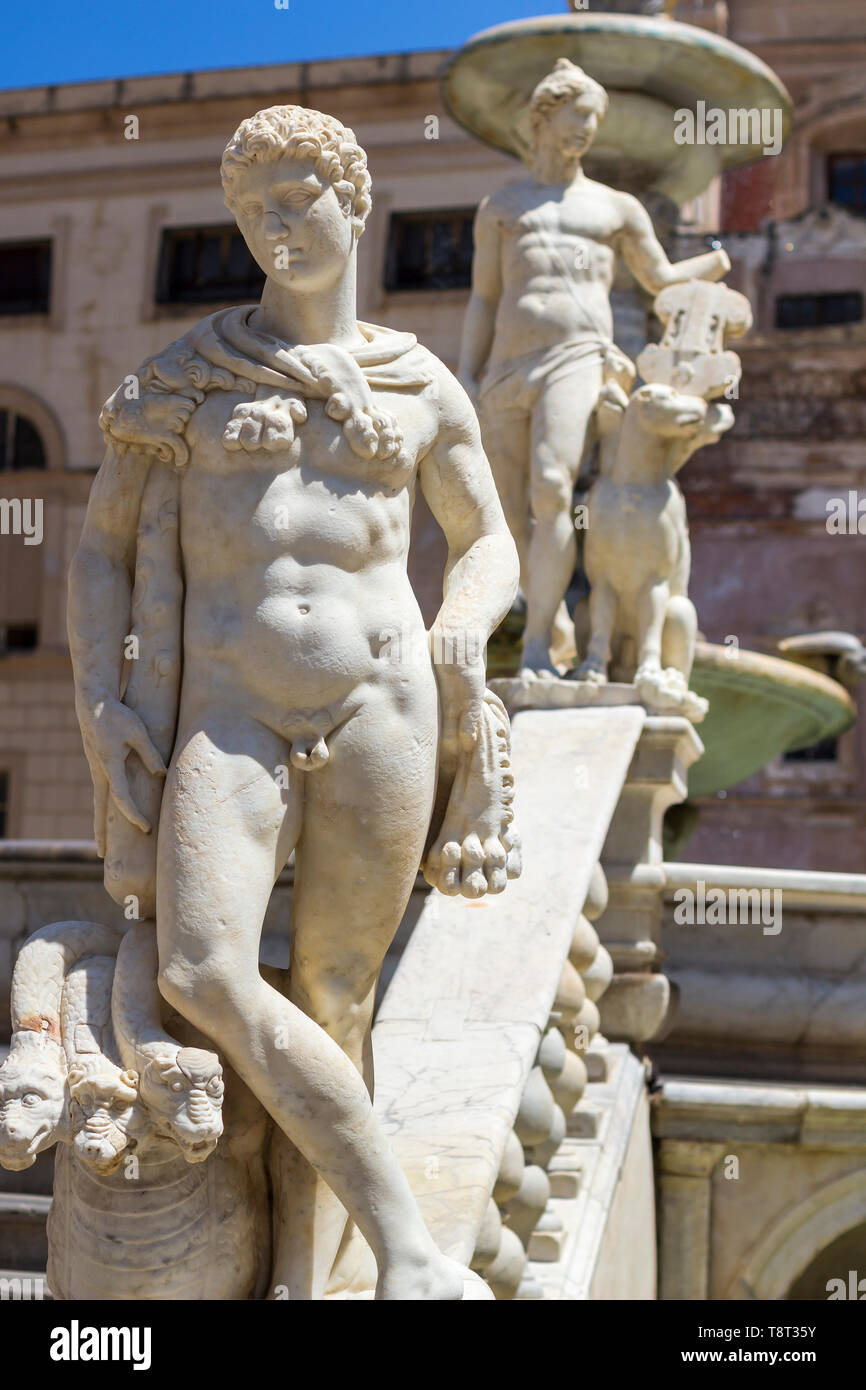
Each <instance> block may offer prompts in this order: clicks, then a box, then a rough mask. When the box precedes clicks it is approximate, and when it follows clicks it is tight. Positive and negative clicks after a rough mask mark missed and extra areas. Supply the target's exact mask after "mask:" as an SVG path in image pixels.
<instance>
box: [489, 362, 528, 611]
mask: <svg viewBox="0 0 866 1390" xmlns="http://www.w3.org/2000/svg"><path fill="white" fill-rule="evenodd" d="M480 420H481V440H482V443H483V445H484V452H485V453H486V455H487V457H488V459H489V461H490V468H491V471H492V473H493V481H494V482H495V483H496V490H497V492H498V493H499V500H500V502H501V503H502V510H503V511H504V513H505V520H506V521H507V522H508V529H509V531H510V532H511V534H512V536H513V537H514V543H515V545H516V546H517V553H518V555H519V556H520V584H521V588H522V589H523V591H524V593H525V592H526V567H527V563H528V560H529V530H530V525H529V450H530V443H529V434H530V413H529V410H528V408H524V407H517V406H515V405H513V404H511V403H509V400H508V396H507V394H506V392H505V390H504V389H503V388H502V387H499V388H494V389H493V390H492V391H490V392H489V393H488V394H487V395H486V396H484V397H483V398H482V401H481V410H480Z"/></svg>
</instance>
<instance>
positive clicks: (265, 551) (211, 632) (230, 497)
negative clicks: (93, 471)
mask: <svg viewBox="0 0 866 1390" xmlns="http://www.w3.org/2000/svg"><path fill="white" fill-rule="evenodd" d="M273 394H274V395H275V396H279V397H283V398H285V399H288V398H289V396H290V395H291V394H292V393H291V392H290V391H288V390H287V391H286V392H280V391H275V392H274V393H273ZM374 399H375V401H376V403H377V405H379V406H381V407H382V408H383V409H385V410H388V411H389V412H391V413H392V414H393V415H394V416H396V418H397V420H398V422H399V425H400V427H401V429H402V431H403V438H404V444H403V448H402V449H401V451H400V455H399V457H398V458H391V459H384V460H383V459H366V458H363V457H361V456H360V455H358V454H357V453H355V452H354V451H353V449H352V448H351V446H350V444H349V442H348V441H347V439H346V437H345V434H344V432H343V429H342V426H341V425H340V424H339V423H337V422H336V421H333V420H331V419H330V418H328V416H327V415H326V414H325V411H324V402H323V401H320V400H314V399H309V398H307V399H306V400H305V405H306V408H307V420H306V421H305V423H303V424H302V425H300V426H299V427H298V429H297V433H296V436H295V439H294V442H293V443H292V444H291V445H290V446H289V447H287V448H284V449H281V450H280V451H279V452H276V453H273V452H268V451H266V450H263V449H257V450H256V451H254V452H248V451H246V450H244V449H240V450H230V449H227V448H226V447H225V444H224V442H223V438H222V436H223V431H224V429H225V427H226V424H227V423H228V421H229V418H230V417H231V414H232V411H233V410H234V408H235V406H237V405H238V404H240V403H242V402H243V401H245V400H247V401H248V400H249V396H248V395H247V396H244V395H241V394H239V393H237V392H224V391H217V392H212V393H210V394H209V395H208V396H207V397H206V399H205V401H204V402H203V403H202V404H201V405H200V406H199V407H198V409H197V410H196V411H195V413H194V415H193V416H192V418H191V420H190V422H189V424H188V426H187V429H186V440H187V444H188V446H189V450H190V458H189V463H188V465H187V467H186V469H185V470H184V474H183V477H182V481H181V491H180V536H181V552H182V560H183V570H184V579H185V590H186V598H185V608H184V682H185V684H186V683H187V682H188V681H189V680H199V679H201V680H209V679H211V678H212V677H213V676H214V675H219V676H220V677H223V678H228V679H229V680H232V679H237V678H240V680H241V681H242V683H243V685H244V687H245V688H249V686H250V685H252V686H258V687H259V688H260V690H261V692H262V695H263V696H267V697H268V698H271V697H272V696H273V695H274V694H275V693H276V692H277V691H279V696H280V703H281V705H282V706H283V707H284V706H285V705H286V704H290V705H293V706H296V707H297V706H301V707H309V706H312V705H315V704H317V703H322V702H328V701H330V700H333V699H336V698H339V697H340V696H341V695H343V694H348V693H349V691H350V690H351V688H352V687H353V685H357V683H358V682H359V681H363V680H368V679H380V678H382V676H383V669H382V668H383V666H384V663H383V662H382V661H381V660H380V659H379V653H380V648H381V646H382V643H383V642H385V641H388V640H389V639H390V640H391V641H393V636H392V634H393V633H394V632H395V631H396V630H399V631H401V632H409V633H415V632H416V630H418V629H420V628H421V627H422V626H423V624H422V621H421V616H420V612H419V610H418V606H417V602H416V600H415V597H414V594H413V592H412V589H411V586H410V584H409V580H408V577H407V574H406V557H407V553H408V547H409V528H410V521H411V509H412V501H413V495H414V485H415V478H416V473H417V467H418V461H419V459H420V457H421V456H423V454H424V453H425V452H426V451H427V449H428V448H429V447H430V445H431V444H432V442H433V440H434V439H435V437H436V432H437V429H438V417H437V409H436V402H435V398H434V397H433V394H432V393H430V392H427V391H421V390H417V391H377V392H375V393H374Z"/></svg>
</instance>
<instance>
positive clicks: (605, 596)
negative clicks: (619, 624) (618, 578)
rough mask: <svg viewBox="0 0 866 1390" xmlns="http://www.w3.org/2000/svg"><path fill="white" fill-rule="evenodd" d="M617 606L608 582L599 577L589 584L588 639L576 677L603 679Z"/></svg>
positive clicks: (604, 677) (606, 671) (607, 670)
mask: <svg viewBox="0 0 866 1390" xmlns="http://www.w3.org/2000/svg"><path fill="white" fill-rule="evenodd" d="M617 607H618V599H617V595H616V590H615V589H614V588H613V586H612V585H611V584H608V583H607V582H606V581H605V580H603V579H601V580H598V581H597V582H596V583H595V584H593V586H592V589H591V590H590V595H589V630H590V635H589V642H588V643H587V648H586V656H585V658H584V660H583V663H582V665H581V666H580V668H579V670H578V673H577V674H578V679H580V680H588V681H593V682H595V684H597V685H602V684H603V683H604V682H605V681H607V679H608V675H609V667H610V659H611V641H612V638H613V630H614V624H615V623H616V615H617Z"/></svg>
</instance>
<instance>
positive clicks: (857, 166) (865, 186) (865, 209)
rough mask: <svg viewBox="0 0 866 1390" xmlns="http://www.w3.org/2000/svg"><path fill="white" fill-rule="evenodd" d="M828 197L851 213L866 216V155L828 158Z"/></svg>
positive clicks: (841, 155)
mask: <svg viewBox="0 0 866 1390" xmlns="http://www.w3.org/2000/svg"><path fill="white" fill-rule="evenodd" d="M827 197H828V198H829V200H830V202H831V203H841V205H842V207H844V208H847V209H848V211H849V212H858V213H863V214H864V215H866V154H863V153H860V154H831V155H828V156H827Z"/></svg>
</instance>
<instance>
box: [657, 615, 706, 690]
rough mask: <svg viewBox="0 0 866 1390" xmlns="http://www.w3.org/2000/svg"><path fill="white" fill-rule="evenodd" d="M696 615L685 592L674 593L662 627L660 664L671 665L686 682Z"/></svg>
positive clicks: (693, 647) (691, 663)
mask: <svg viewBox="0 0 866 1390" xmlns="http://www.w3.org/2000/svg"><path fill="white" fill-rule="evenodd" d="M697 635H698V615H697V613H696V612H695V605H694V604H693V603H692V601H691V599H690V598H687V597H686V595H685V594H675V595H674V596H673V597H672V598H671V599H670V601H669V602H668V606H667V610H666V612H665V621H664V627H663V629H662V666H664V667H669V666H670V667H673V669H674V670H675V671H679V672H680V674H681V675H682V676H683V677H684V679H685V681H686V683H688V680H689V677H690V676H691V674H692V665H693V664H694V660H695V642H696V641H697Z"/></svg>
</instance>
